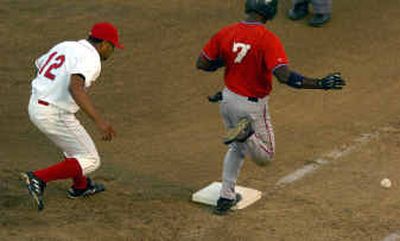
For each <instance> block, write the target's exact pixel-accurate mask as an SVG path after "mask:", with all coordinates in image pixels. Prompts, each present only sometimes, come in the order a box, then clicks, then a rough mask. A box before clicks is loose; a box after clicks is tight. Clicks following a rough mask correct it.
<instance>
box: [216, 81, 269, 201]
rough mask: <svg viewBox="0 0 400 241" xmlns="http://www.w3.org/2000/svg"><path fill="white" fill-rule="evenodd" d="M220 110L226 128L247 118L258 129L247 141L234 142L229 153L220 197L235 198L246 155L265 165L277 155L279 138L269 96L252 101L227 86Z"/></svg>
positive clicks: (226, 158)
mask: <svg viewBox="0 0 400 241" xmlns="http://www.w3.org/2000/svg"><path fill="white" fill-rule="evenodd" d="M220 112H221V115H222V117H223V120H224V124H225V127H226V128H234V127H235V126H236V124H237V123H238V122H239V120H240V119H241V118H243V117H247V118H250V119H251V120H252V128H253V130H254V132H255V133H254V134H253V135H252V136H250V137H249V138H248V139H247V140H246V141H245V142H243V143H239V142H233V143H232V144H230V145H229V149H228V151H227V152H226V154H225V158H224V164H223V172H222V189H221V192H220V196H221V197H223V198H227V199H235V196H236V194H235V185H236V181H237V179H238V177H239V173H240V169H241V167H242V165H243V162H244V158H245V157H249V158H250V159H251V160H252V161H254V162H255V163H256V164H257V165H260V166H264V165H266V164H267V163H269V162H270V161H271V160H272V158H273V156H274V152H275V138H274V132H273V129H272V125H271V118H270V115H269V111H268V96H267V97H264V98H263V99H259V100H258V102H252V101H250V100H248V98H247V97H244V96H240V95H238V94H235V93H233V92H232V91H230V90H228V89H227V88H225V89H224V91H223V100H222V102H221V105H220Z"/></svg>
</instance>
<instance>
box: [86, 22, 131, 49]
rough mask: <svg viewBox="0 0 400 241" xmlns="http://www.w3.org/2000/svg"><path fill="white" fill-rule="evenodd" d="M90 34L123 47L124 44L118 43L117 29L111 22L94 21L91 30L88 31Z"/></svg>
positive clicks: (120, 47)
mask: <svg viewBox="0 0 400 241" xmlns="http://www.w3.org/2000/svg"><path fill="white" fill-rule="evenodd" d="M90 36H92V37H94V38H97V39H101V40H105V41H109V42H110V43H112V44H113V45H114V46H115V47H117V48H119V49H123V48H124V46H123V45H121V44H120V43H119V38H118V29H117V28H116V27H114V25H112V24H111V23H107V22H101V23H96V24H95V25H93V27H92V30H91V31H90Z"/></svg>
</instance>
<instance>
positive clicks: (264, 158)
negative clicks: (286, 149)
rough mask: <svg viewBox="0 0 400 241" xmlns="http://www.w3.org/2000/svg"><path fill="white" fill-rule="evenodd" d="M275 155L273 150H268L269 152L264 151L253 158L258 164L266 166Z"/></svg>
mask: <svg viewBox="0 0 400 241" xmlns="http://www.w3.org/2000/svg"><path fill="white" fill-rule="evenodd" d="M273 157H274V153H273V152H268V153H266V152H263V153H257V154H256V155H253V156H252V158H251V159H252V161H253V162H254V163H255V164H257V165H258V166H266V165H268V164H270V163H271V162H272V159H273Z"/></svg>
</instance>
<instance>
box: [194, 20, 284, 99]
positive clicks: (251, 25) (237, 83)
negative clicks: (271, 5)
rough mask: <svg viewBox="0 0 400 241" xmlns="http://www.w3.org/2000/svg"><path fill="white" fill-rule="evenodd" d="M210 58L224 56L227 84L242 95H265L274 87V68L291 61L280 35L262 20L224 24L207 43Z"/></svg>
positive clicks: (204, 50) (204, 54)
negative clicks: (260, 21)
mask: <svg viewBox="0 0 400 241" xmlns="http://www.w3.org/2000/svg"><path fill="white" fill-rule="evenodd" d="M202 54H203V56H204V57H205V58H207V59H208V60H216V59H217V58H222V59H223V61H224V63H225V75H224V81H225V86H226V87H227V88H228V89H229V90H231V91H233V92H235V93H237V94H239V95H242V96H247V97H257V98H263V97H265V96H266V95H268V94H269V93H270V92H271V90H272V72H273V70H274V69H275V68H277V67H278V66H281V65H286V64H288V58H287V56H286V53H285V50H284V48H283V46H282V44H281V41H280V40H279V38H278V37H277V36H276V35H275V34H274V33H272V32H271V31H269V30H268V29H267V28H266V27H265V26H264V24H262V23H259V22H245V21H243V22H240V23H236V24H232V25H229V26H227V27H224V28H222V29H221V30H220V31H219V32H218V33H216V34H215V35H214V36H213V37H212V38H211V39H210V40H209V41H208V43H207V44H206V45H205V46H204V48H203V51H202Z"/></svg>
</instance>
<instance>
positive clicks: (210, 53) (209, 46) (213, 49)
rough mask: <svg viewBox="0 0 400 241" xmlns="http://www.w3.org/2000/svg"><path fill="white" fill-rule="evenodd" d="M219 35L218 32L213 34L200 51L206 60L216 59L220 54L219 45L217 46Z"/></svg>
mask: <svg viewBox="0 0 400 241" xmlns="http://www.w3.org/2000/svg"><path fill="white" fill-rule="evenodd" d="M219 36H220V32H218V33H216V34H214V36H212V37H211V39H210V40H209V41H208V42H207V43H206V45H205V46H204V48H203V51H202V52H201V53H202V54H203V56H204V57H205V58H206V59H208V60H211V61H212V60H216V59H217V58H218V57H219V56H220V47H219V42H220V41H219Z"/></svg>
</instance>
